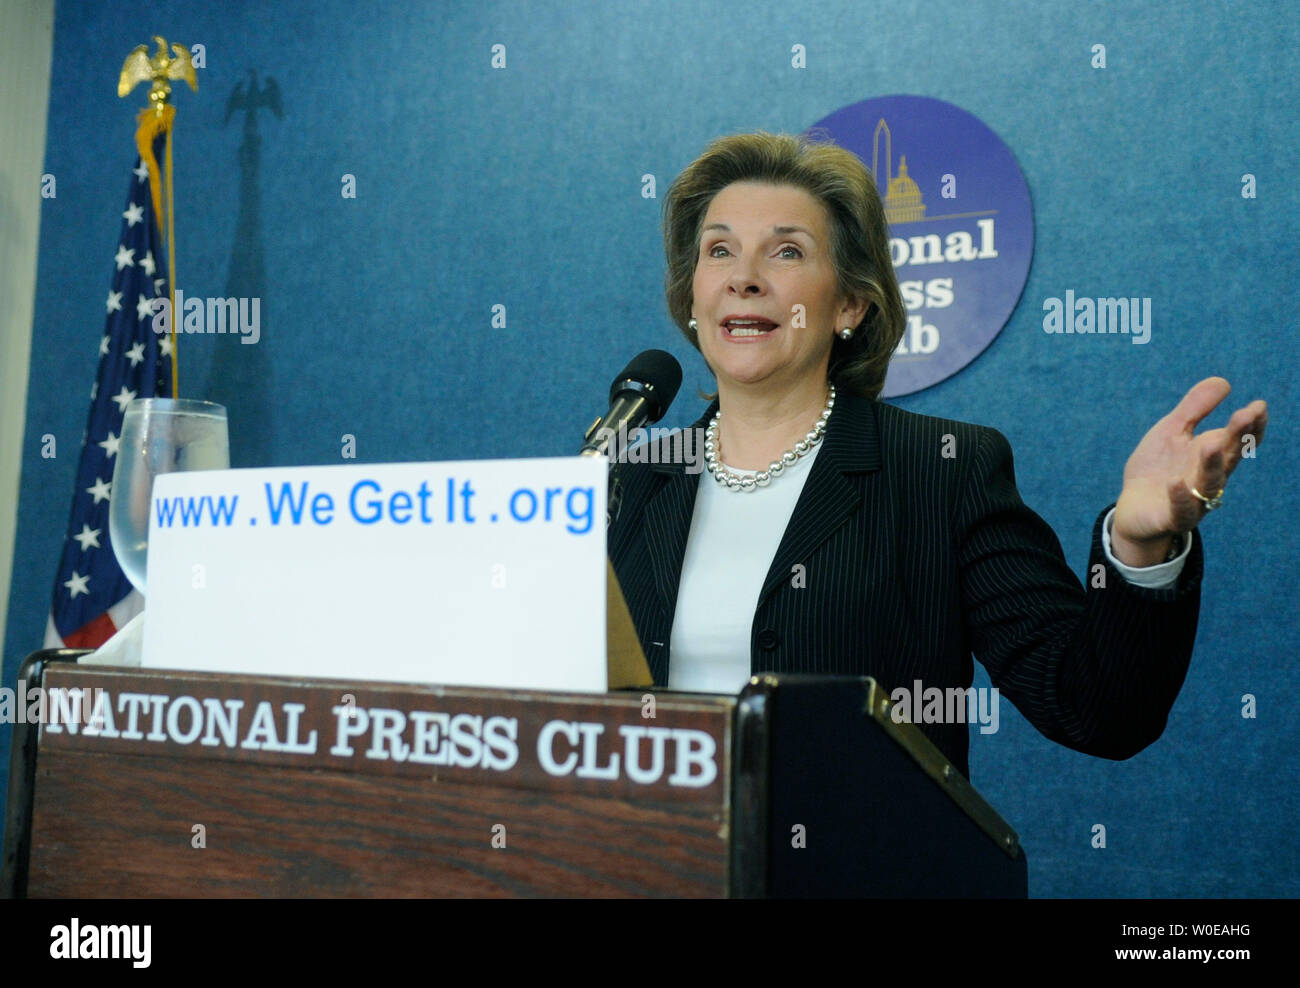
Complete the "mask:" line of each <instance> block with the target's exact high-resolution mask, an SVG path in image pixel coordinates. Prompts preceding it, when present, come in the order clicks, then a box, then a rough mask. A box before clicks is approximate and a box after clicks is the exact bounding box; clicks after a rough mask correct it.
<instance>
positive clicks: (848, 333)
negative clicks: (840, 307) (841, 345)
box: [840, 326, 853, 340]
mask: <svg viewBox="0 0 1300 988" xmlns="http://www.w3.org/2000/svg"><path fill="white" fill-rule="evenodd" d="M852 338H853V330H852V329H850V328H849V327H848V326H845V327H844V328H843V329H841V330H840V339H842V340H848V339H852Z"/></svg>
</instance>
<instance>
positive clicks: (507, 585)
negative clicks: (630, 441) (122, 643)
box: [142, 456, 607, 692]
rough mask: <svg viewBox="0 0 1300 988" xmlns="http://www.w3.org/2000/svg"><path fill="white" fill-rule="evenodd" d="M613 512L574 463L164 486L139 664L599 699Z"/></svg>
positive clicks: (309, 473)
mask: <svg viewBox="0 0 1300 988" xmlns="http://www.w3.org/2000/svg"><path fill="white" fill-rule="evenodd" d="M605 495H606V464H605V461H604V460H603V459H600V458H591V457H576V456H575V457H557V458H549V459H524V460H468V461H462V462H448V463H401V464H383V465H346V466H329V467H287V468H265V469H252V470H224V471H211V472H196V473H171V474H164V475H162V476H159V477H158V478H157V479H156V480H155V482H154V487H153V501H152V504H151V505H150V520H149V561H148V595H147V620H146V621H145V630H144V647H143V657H142V664H143V665H144V666H147V667H154V668H167V669H191V670H205V671H213V672H228V673H255V674H265V675H280V676H304V677H311V678H313V679H327V678H345V679H373V680H385V681H391V682H411V683H439V684H445V685H449V686H452V685H455V686H483V687H493V688H522V689H544V690H576V691H584V692H603V691H604V690H605V689H606V688H607V678H606V653H605V645H606V642H605V630H606V625H605V617H604V604H605V599H606V585H605V577H606V558H605V551H606V550H605Z"/></svg>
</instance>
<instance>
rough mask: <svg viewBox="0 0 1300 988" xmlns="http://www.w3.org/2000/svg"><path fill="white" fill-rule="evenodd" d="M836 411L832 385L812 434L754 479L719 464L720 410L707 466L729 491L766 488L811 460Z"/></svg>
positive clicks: (707, 444) (708, 436)
mask: <svg viewBox="0 0 1300 988" xmlns="http://www.w3.org/2000/svg"><path fill="white" fill-rule="evenodd" d="M834 407H835V385H833V384H832V385H831V386H830V394H829V395H828V396H827V398H826V408H825V409H823V410H822V414H821V418H819V419H818V420H817V424H816V425H814V426H813V428H812V432H810V433H808V435H806V436H804V437H803V438H802V439H800V440H799V441H798V442H797V443H795V444H794V448H793V449H787V450H786V451H785V452H784V453H782V454H781V456H780V457H779V458H778V459H776V460H774V461H773V462H772V463H771V464H770V465H769V466H768V468H767V469H766V470H760V471H758V473H756V474H754V475H753V476H750V475H748V474H739V473H737V472H736V471H734V470H732V469H731V468H730V467H729V466H727V465H726V464H724V463H722V462H720V461H719V460H718V452H719V450H720V449H721V446H720V444H719V443H718V420H719V419H721V418H722V410H721V409H718V411H717V412H716V413H714V416H713V420H712V421H711V422H710V423H709V428H708V430H707V431H706V432H705V433H704V464H705V466H706V467H707V468H708V471H709V473H711V474H713V479H714V480H716V481H717V482H718V483H719V484H721V485H722V486H723V487H725V488H727V490H729V491H744V492H746V493H748V492H749V491H752V490H754V489H756V488H759V487H766V486H767V485H768V484H770V483H771V482H772V481H774V480H775V479H776V478H777V477H779V476H781V474H782V473H784V472H785V468H786V467H788V466H791V465H792V464H794V463H795V462H796V461H798V460H799V459H801V458H803V457H805V456H807V455H808V454H809V453H810V452H812V448H813V447H814V446H816V445H817V444H818V443H819V442H821V441H822V437H823V436H825V435H826V421H827V419H829V418H830V417H831V409H832V408H834Z"/></svg>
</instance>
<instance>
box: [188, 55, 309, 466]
mask: <svg viewBox="0 0 1300 988" xmlns="http://www.w3.org/2000/svg"><path fill="white" fill-rule="evenodd" d="M248 75H249V78H248V81H247V83H245V82H244V81H242V80H241V81H240V82H239V83H237V84H236V85H235V88H234V90H233V91H232V92H231V94H230V96H229V97H228V98H227V100H226V123H227V124H229V123H230V120H231V118H232V117H233V116H235V114H236V113H237V112H239V111H243V115H244V133H243V140H242V141H241V142H240V145H239V151H238V161H239V219H238V222H237V223H236V225H235V240H234V243H233V244H231V248H230V268H229V271H228V274H227V276H226V287H225V296H226V297H227V298H242V299H260V300H261V302H260V305H259V309H258V311H259V319H260V325H261V327H262V329H264V328H265V327H266V326H268V325H274V315H273V313H274V306H273V304H271V299H269V298H268V297H267V294H266V285H267V280H266V260H265V256H264V253H263V245H262V186H261V160H262V155H261V146H262V138H261V137H260V135H259V134H258V130H257V118H258V111H259V110H269V111H270V112H271V113H273V114H274V115H275V117H276V119H282V118H283V117H284V109H283V106H282V104H281V101H280V87H279V86H278V85H277V84H276V81H275V80H274V79H273V78H271V77H269V76H268V77H267V78H266V80H265V82H261V83H259V81H258V76H257V70H256V69H249V70H248ZM251 339H253V337H246V336H240V335H238V334H235V335H225V336H219V337H217V339H216V344H217V345H216V352H215V353H214V355H213V359H212V364H211V367H210V370H209V373H208V380H207V382H206V384H205V386H204V388H203V392H202V393H203V396H204V397H205V398H207V399H208V400H210V401H216V402H220V403H221V404H223V405H225V406H226V409H227V415H228V416H229V422H230V465H231V466H232V467H259V466H269V465H270V464H271V450H272V449H273V448H274V447H275V433H274V428H275V419H274V417H273V411H272V408H271V392H272V388H271V360H270V354H269V353H268V351H267V349H266V348H267V345H268V343H267V340H266V338H265V336H264V335H261V334H260V333H259V335H258V337H257V338H256V340H257V341H256V342H255V343H252V344H251V345H250V343H249V340H251ZM182 368H183V365H182Z"/></svg>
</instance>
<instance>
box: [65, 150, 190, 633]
mask: <svg viewBox="0 0 1300 988" xmlns="http://www.w3.org/2000/svg"><path fill="white" fill-rule="evenodd" d="M161 149H162V139H161V138H160V139H159V141H158V144H157V145H156V146H155V160H156V159H157V157H159V154H160V152H161ZM132 176H133V177H132V179H131V184H130V191H129V193H128V194H127V198H126V210H125V211H124V212H123V213H122V233H121V236H119V237H118V243H117V253H116V254H115V255H114V256H113V280H112V287H111V288H110V289H109V292H108V298H107V300H106V301H105V303H104V305H105V308H106V310H107V316H106V318H105V320H104V336H103V339H101V340H100V341H99V370H98V372H97V373H96V375H95V383H94V385H93V386H92V387H91V389H90V415H89V417H88V418H87V420H86V432H85V434H84V435H83V436H82V440H81V460H80V462H79V463H78V465H77V486H76V489H75V490H74V491H73V493H72V510H71V512H70V513H69V517H68V532H67V541H66V542H65V543H64V545H63V558H62V559H61V560H60V561H59V572H58V576H56V577H55V578H54V603H53V606H52V607H51V610H50V621H49V624H48V625H47V626H46V629H45V647H46V648H60V647H65V646H66V647H68V648H95V647H97V646H99V645H101V644H103V643H104V642H106V641H107V640H108V639H109V638H110V637H112V635H113V633H114V632H115V631H116V630H117V629H118V628H120V627H122V625H124V624H126V622H127V621H129V620H130V619H131V618H132V617H134V616H135V615H136V614H138V613H139V612H140V611H141V610H143V609H144V598H143V597H141V595H140V594H139V593H137V592H136V591H135V589H134V588H133V587H132V586H131V582H130V581H129V580H128V579H127V578H126V575H125V574H124V573H123V572H122V570H121V568H120V567H119V566H118V564H117V558H116V557H115V556H114V555H113V549H112V546H110V545H109V540H108V504H109V498H110V497H111V496H112V482H113V465H114V463H115V462H116V457H117V454H118V442H119V440H120V437H121V435H122V415H123V413H124V412H125V411H126V407H127V405H129V404H130V403H131V401H132V400H133V399H135V398H151V397H155V396H157V397H163V398H165V397H170V395H171V340H170V338H168V337H167V336H159V335H157V334H155V333H154V331H153V315H154V313H153V310H152V309H151V308H150V300H151V299H154V298H161V297H166V296H167V279H166V264H165V260H164V254H163V240H162V235H161V233H160V232H159V229H158V223H157V220H156V218H155V216H154V208H153V197H152V195H151V194H150V191H149V190H150V181H149V170H148V168H147V167H146V166H145V164H144V162H143V161H141V160H140V159H139V158H137V159H136V167H135V170H134V171H133V173H132Z"/></svg>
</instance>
